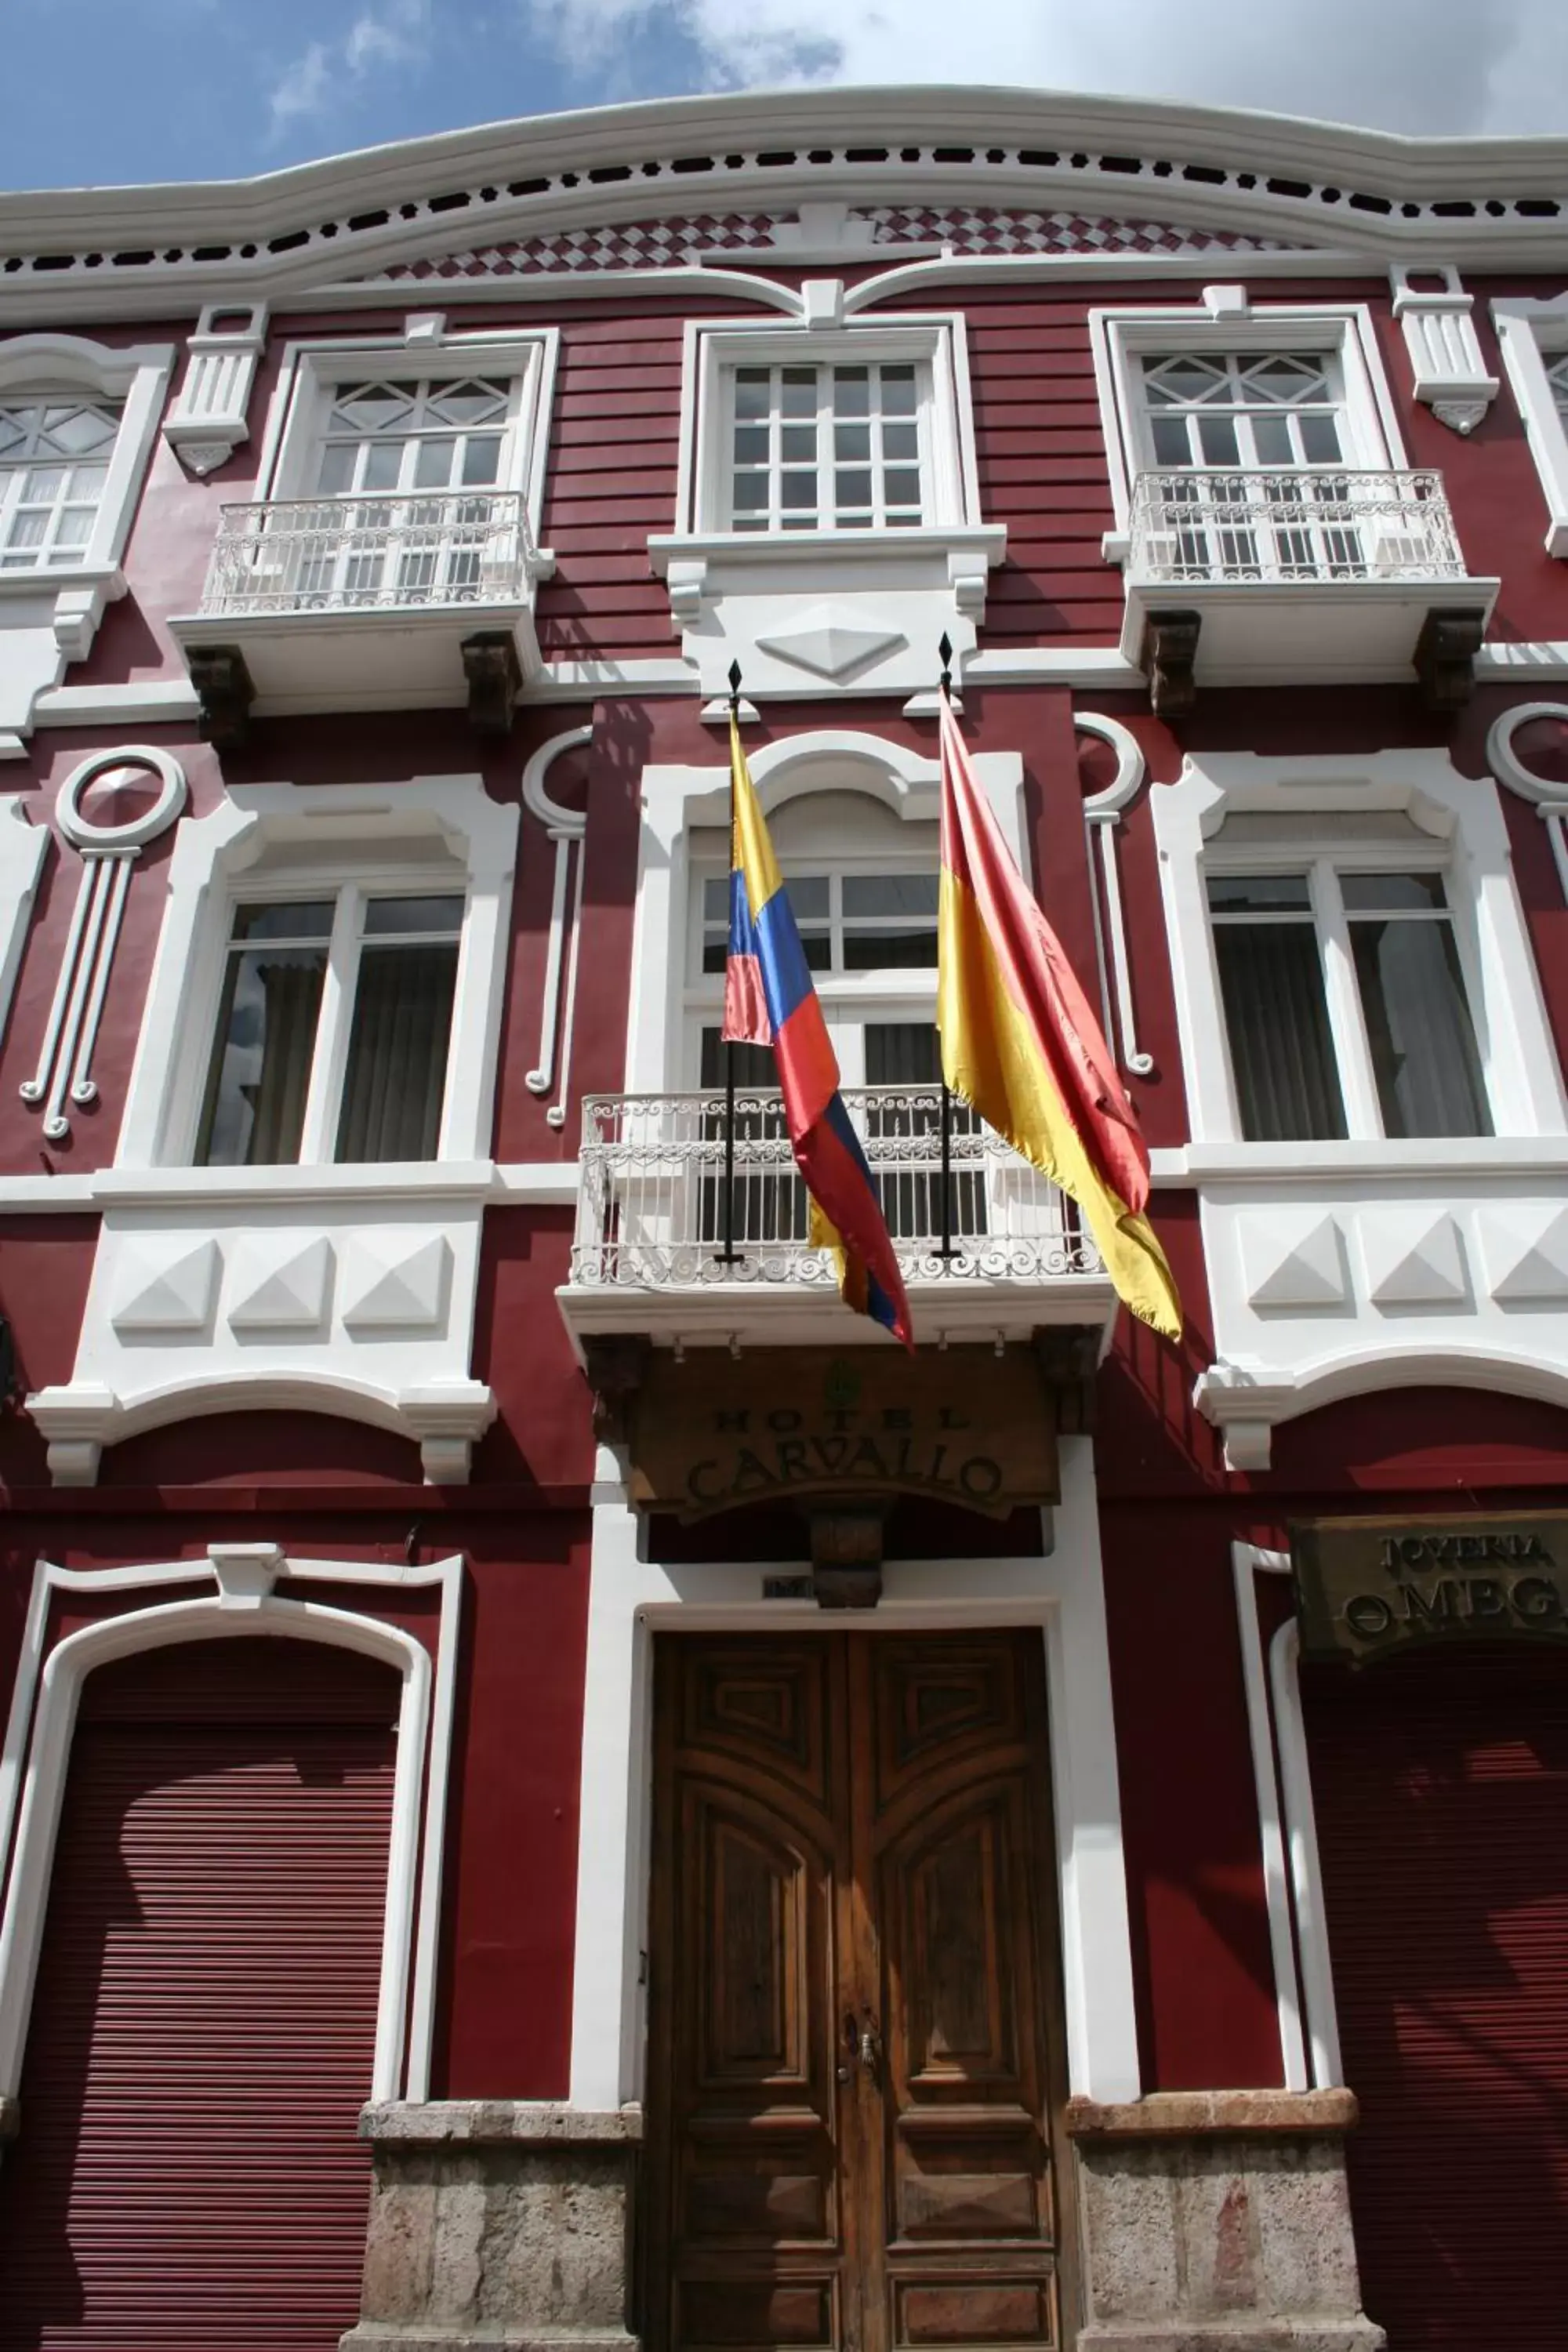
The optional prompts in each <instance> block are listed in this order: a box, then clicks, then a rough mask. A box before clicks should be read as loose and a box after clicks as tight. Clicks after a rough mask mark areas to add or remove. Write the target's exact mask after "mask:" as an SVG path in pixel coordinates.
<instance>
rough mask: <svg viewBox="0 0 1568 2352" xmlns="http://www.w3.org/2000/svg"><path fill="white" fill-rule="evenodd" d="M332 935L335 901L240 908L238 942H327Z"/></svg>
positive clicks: (237, 913) (236, 924)
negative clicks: (333, 904) (333, 905)
mask: <svg viewBox="0 0 1568 2352" xmlns="http://www.w3.org/2000/svg"><path fill="white" fill-rule="evenodd" d="M331 933H332V901H331V898H310V899H304V900H300V901H296V902H295V903H293V904H291V905H288V906H276V907H237V908H235V910H234V930H233V933H232V935H231V936H232V937H233V938H235V939H237V940H327V939H330V938H331Z"/></svg>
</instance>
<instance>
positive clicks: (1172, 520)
mask: <svg viewBox="0 0 1568 2352" xmlns="http://www.w3.org/2000/svg"><path fill="white" fill-rule="evenodd" d="M1128 577H1129V578H1130V579H1131V580H1132V581H1135V582H1136V583H1139V584H1141V585H1142V586H1146V587H1167V588H1203V587H1214V586H1217V585H1221V584H1224V583H1228V582H1231V581H1237V582H1239V581H1262V582H1267V583H1277V584H1284V583H1296V582H1334V581H1342V582H1352V581H1355V582H1373V581H1405V582H1430V581H1437V580H1463V579H1465V578H1466V577H1467V573H1466V568H1465V559H1464V557H1463V555H1462V554H1461V553H1460V551H1459V542H1458V537H1457V535H1456V533H1455V530H1454V518H1453V516H1452V514H1451V513H1450V512H1449V509H1448V500H1447V494H1446V492H1445V490H1444V488H1443V477H1442V476H1441V474H1437V473H1405V474H1394V473H1352V472H1347V471H1345V470H1344V468H1342V467H1289V468H1284V467H1282V468H1279V470H1272V469H1268V468H1264V467H1259V468H1257V469H1253V468H1249V467H1209V468H1206V469H1198V468H1192V469H1188V468H1181V469H1177V468H1172V469H1170V470H1168V471H1166V472H1163V473H1150V474H1140V475H1139V477H1138V479H1137V482H1136V484H1135V485H1134V488H1133V495H1132V518H1131V551H1130V558H1129V562H1128Z"/></svg>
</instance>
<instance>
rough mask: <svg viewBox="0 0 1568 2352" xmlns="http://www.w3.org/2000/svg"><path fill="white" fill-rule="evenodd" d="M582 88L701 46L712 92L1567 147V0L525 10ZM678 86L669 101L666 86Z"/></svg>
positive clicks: (627, 1) (570, 5)
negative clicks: (1062, 100)
mask: <svg viewBox="0 0 1568 2352" xmlns="http://www.w3.org/2000/svg"><path fill="white" fill-rule="evenodd" d="M524 5H525V7H526V9H527V13H528V14H529V16H531V21H532V24H533V26H534V28H535V30H536V32H537V33H539V34H541V35H542V37H544V38H545V39H546V40H547V41H548V42H549V43H550V45H551V47H552V48H553V49H554V51H555V53H556V55H557V56H558V57H559V58H561V60H562V62H563V64H565V65H566V66H567V68H569V69H570V70H571V71H572V72H573V73H574V74H575V75H577V76H579V77H582V78H588V77H592V76H594V75H595V74H598V73H602V72H603V71H604V69H605V66H606V65H607V64H610V63H612V62H613V61H614V60H615V58H616V53H617V50H619V49H620V48H621V47H622V46H623V45H624V44H625V43H626V41H628V40H633V39H641V40H647V41H654V42H657V41H658V39H659V37H660V36H661V35H662V36H663V37H665V39H666V40H668V38H669V37H671V36H674V37H679V39H681V40H682V41H684V42H687V43H689V44H691V45H692V46H693V47H695V48H696V50H697V53H698V57H699V59H700V74H701V78H702V79H703V81H704V82H705V83H706V84H707V86H708V87H710V88H712V89H736V88H757V87H760V86H765V85H768V84H774V85H776V84H778V83H781V82H795V83H805V82H850V83H857V82H911V81H916V82H918V81H931V82H944V81H945V82H951V81H954V80H959V81H963V82H970V83H973V82H994V83H999V84H1002V83H1010V84H1015V85H1025V86H1034V87H1037V88H1041V89H1067V90H1072V89H1089V90H1107V91H1115V92H1119V93H1121V94H1123V95H1129V96H1140V97H1152V98H1169V99H1175V100H1187V101H1190V102H1192V103H1195V104H1206V105H1211V106H1242V107H1255V108H1261V109H1265V110H1273V111H1276V112H1279V113H1291V114H1304V115H1317V116H1321V117H1325V118H1328V119H1331V120H1336V121H1344V122H1363V123H1369V124H1374V125H1377V126H1379V127H1381V128H1383V129H1385V130H1390V131H1405V132H1411V133H1420V132H1427V133H1442V132H1467V131H1468V132H1477V131H1557V130H1560V129H1561V127H1562V122H1563V111H1564V92H1565V90H1568V10H1564V9H1563V6H1562V0H1181V5H1172V0H1099V5H1098V6H1097V7H1096V8H1094V9H1093V10H1088V9H1085V8H1084V7H1083V6H1082V5H1081V0H985V5H984V6H983V7H976V8H973V9H971V10H970V11H969V12H968V13H967V14H965V15H964V16H963V17H962V20H961V21H959V20H956V19H955V16H954V11H953V7H952V0H524ZM666 86H668V85H666Z"/></svg>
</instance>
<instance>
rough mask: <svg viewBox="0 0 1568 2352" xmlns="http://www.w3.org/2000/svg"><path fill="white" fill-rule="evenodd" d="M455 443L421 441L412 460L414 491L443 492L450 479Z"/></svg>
mask: <svg viewBox="0 0 1568 2352" xmlns="http://www.w3.org/2000/svg"><path fill="white" fill-rule="evenodd" d="M457 446H458V445H457V443H456V442H455V441H452V440H447V439H432V440H429V441H421V443H420V444H419V447H418V450H417V452H416V456H415V459H414V487H415V488H416V490H444V489H446V488H447V485H448V484H449V482H450V481H451V478H452V457H453V453H454V452H455V451H456V449H457Z"/></svg>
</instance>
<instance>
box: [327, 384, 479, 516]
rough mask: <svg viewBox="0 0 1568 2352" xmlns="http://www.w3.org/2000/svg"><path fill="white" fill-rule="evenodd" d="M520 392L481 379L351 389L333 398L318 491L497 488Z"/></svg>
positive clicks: (336, 392) (333, 494) (339, 494)
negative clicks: (514, 405) (515, 394)
mask: <svg viewBox="0 0 1568 2352" xmlns="http://www.w3.org/2000/svg"><path fill="white" fill-rule="evenodd" d="M514 393H515V386H513V385H511V384H510V383H487V382H484V381H483V380H481V379H479V378H478V377H476V378H473V379H471V380H470V381H468V382H466V383H448V382H436V381H432V380H429V379H425V380H421V381H419V382H417V383H405V382H398V383H385V382H379V381H377V382H372V383H349V384H343V385H342V386H340V387H338V388H336V389H335V390H334V391H333V392H332V393H331V399H330V405H329V407H328V411H327V420H326V425H325V428H324V430H323V433H322V436H321V463H320V466H319V467H318V470H317V477H316V485H315V487H316V488H317V490H318V491H320V492H321V494H322V495H323V496H324V497H328V498H338V497H342V496H346V495H349V494H351V493H353V492H358V491H372V490H403V491H409V490H455V489H469V488H493V487H494V486H495V484H496V483H497V482H499V481H500V479H501V477H502V471H503V467H502V452H503V449H504V446H505V442H506V436H507V432H508V429H509V427H510V419H511V413H512V404H513V397H514Z"/></svg>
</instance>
